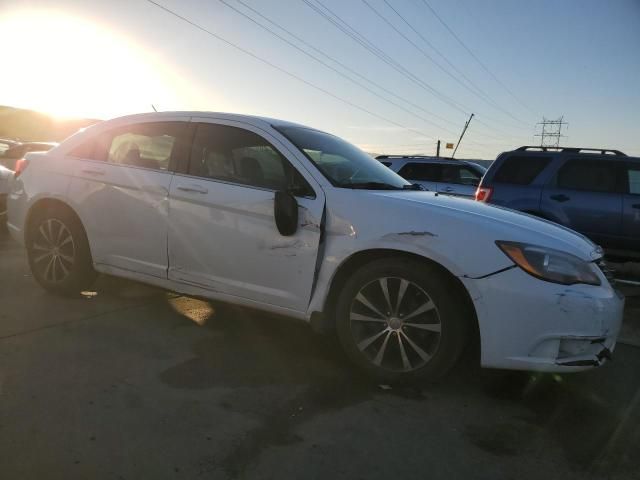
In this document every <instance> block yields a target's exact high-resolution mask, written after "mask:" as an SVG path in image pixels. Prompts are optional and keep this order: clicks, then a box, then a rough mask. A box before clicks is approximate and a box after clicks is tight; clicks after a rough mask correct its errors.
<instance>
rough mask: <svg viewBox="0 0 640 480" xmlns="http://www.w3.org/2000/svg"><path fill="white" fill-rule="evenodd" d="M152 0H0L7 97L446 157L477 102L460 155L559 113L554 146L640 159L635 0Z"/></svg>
mask: <svg viewBox="0 0 640 480" xmlns="http://www.w3.org/2000/svg"><path fill="white" fill-rule="evenodd" d="M153 1H154V2H156V3H157V4H159V5H160V6H158V5H157V4H153V3H152V2H150V1H149V0H91V1H87V0H56V1H35V0H34V1H30V0H20V1H17V0H16V1H13V0H0V45H3V50H2V54H1V58H2V63H3V67H4V68H3V69H2V70H3V72H2V74H0V105H9V106H15V107H23V108H31V109H35V110H40V111H44V112H47V113H51V114H54V115H58V116H86V117H92V118H99V119H107V118H112V117H115V116H120V115H126V114H130V113H138V112H146V111H151V110H152V108H154V107H155V108H157V109H158V110H209V111H222V112H232V113H243V114H251V115H263V116H269V117H275V118H281V119H286V120H290V121H295V122H299V123H302V124H305V125H309V126H312V127H315V128H318V129H321V130H324V131H328V132H331V133H334V134H336V135H339V136H341V137H343V138H345V139H347V140H349V141H351V142H352V143H355V144H356V145H358V146H359V147H361V148H363V149H364V150H366V151H368V152H376V153H386V154H418V153H424V154H434V153H435V145H436V141H437V140H438V139H440V140H441V141H442V142H443V145H442V153H443V154H445V155H448V154H450V153H451V150H446V149H445V148H444V146H445V145H444V144H445V143H456V142H457V141H458V137H459V135H460V133H461V131H462V128H463V126H464V124H465V122H466V121H467V119H468V117H469V115H470V114H471V113H474V118H473V119H472V120H471V123H470V125H469V128H468V130H467V133H466V135H465V137H464V139H463V141H462V143H461V144H460V146H459V149H458V152H457V153H456V157H459V158H484V159H492V158H495V156H496V155H497V154H499V153H500V152H502V151H505V150H509V149H512V148H514V147H517V146H520V145H532V144H538V143H539V141H540V139H539V137H535V134H536V133H539V126H537V125H536V124H537V123H538V122H540V121H541V120H542V119H543V117H546V118H547V119H556V118H559V117H561V116H563V118H564V120H565V121H566V122H568V126H567V127H565V129H564V130H563V134H565V135H567V136H566V137H565V138H563V139H562V141H561V144H562V145H567V146H581V147H607V148H617V149H620V150H622V151H624V152H626V153H628V154H632V155H639V156H640V127H639V121H640V88H639V84H640V0H609V1H602V0H485V1H482V2H480V1H476V0H278V1H276V0H182V1H180V0H153ZM313 6H315V9H314V8H312V7H313ZM162 7H164V9H163V8H162ZM325 8H326V9H328V10H326V9H325ZM166 9H168V10H170V11H172V12H174V13H175V14H176V15H178V16H180V17H183V19H181V18H178V16H176V15H174V14H172V13H170V12H168V11H167V10H166ZM317 10H319V11H320V12H324V13H325V15H331V14H333V15H335V17H333V18H334V23H338V25H341V26H342V28H343V29H345V30H347V32H349V31H350V32H351V35H352V36H349V35H347V34H346V33H344V31H342V30H340V29H339V28H338V27H336V25H335V24H334V23H332V22H330V21H329V20H327V18H325V17H323V16H321V15H320V14H319V13H318V11H317ZM239 12H241V13H239ZM242 14H245V15H247V16H249V17H250V18H252V19H253V21H252V20H251V19H248V18H246V17H245V16H243V15H242ZM330 18H331V17H330ZM184 19H186V20H188V22H191V23H188V22H187V21H185V20H184ZM336 19H337V20H336ZM269 21H270V22H272V23H270V22H269ZM340 22H343V23H340ZM194 24H195V25H197V26H195V25H194ZM260 24H262V25H264V26H266V27H268V28H269V29H270V30H272V31H273V32H275V33H277V34H278V35H279V37H280V38H279V37H278V36H276V35H274V34H273V33H270V32H269V31H267V30H265V29H264V28H262V27H261V26H260ZM198 27H200V28H198ZM280 27H282V28H284V29H286V31H285V30H282V29H280ZM349 28H350V29H351V30H349ZM202 29H204V30H207V31H208V32H209V33H207V32H205V31H203V30H202ZM354 32H356V33H354ZM211 34H214V35H215V36H213V35H211ZM291 34H292V35H293V36H291ZM352 37H355V38H356V39H358V40H359V42H358V41H356V40H354V38H352ZM283 39H286V41H284V40H283ZM287 41H288V43H287ZM363 43H364V44H365V45H366V46H368V48H366V47H365V46H363V45H362V44H363ZM296 47H297V48H296ZM305 52H307V53H306V54H305ZM312 57H315V59H314V58H312ZM318 60H320V61H318ZM152 105H153V106H154V107H152Z"/></svg>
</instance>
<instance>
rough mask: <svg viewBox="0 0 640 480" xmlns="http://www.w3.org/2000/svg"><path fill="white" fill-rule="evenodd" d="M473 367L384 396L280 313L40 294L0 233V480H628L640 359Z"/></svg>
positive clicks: (633, 474) (107, 283)
mask: <svg viewBox="0 0 640 480" xmlns="http://www.w3.org/2000/svg"><path fill="white" fill-rule="evenodd" d="M639 307H640V302H638V301H637V298H635V299H630V301H629V308H628V312H627V318H626V323H627V327H626V328H627V331H632V330H633V329H634V328H637V326H638V323H640V318H639V317H640V313H639V312H640V308H639ZM473 359H474V355H473V352H470V353H469V354H468V355H467V356H466V357H465V358H464V359H463V361H462V362H461V363H460V365H459V366H458V367H457V368H456V369H455V371H454V372H453V373H452V374H451V375H450V376H449V377H448V378H447V379H445V380H444V381H442V382H441V383H439V384H437V385H416V386H412V387H406V388H396V387H394V388H391V389H386V388H381V387H380V386H379V385H376V384H374V383H371V382H370V381H368V380H367V379H365V378H364V377H363V376H362V375H360V374H359V373H358V372H356V371H354V370H353V369H352V368H351V367H350V366H349V364H348V363H347V362H346V360H345V359H344V357H343V355H342V354H341V352H340V350H339V348H338V347H337V346H336V345H335V343H334V342H333V340H332V339H331V338H326V337H318V336H316V335H314V334H313V333H312V332H311V331H310V329H308V328H307V326H306V325H304V324H301V323H298V322H296V321H293V320H289V319H286V318H280V317H275V316H272V315H265V314H264V313H259V312H255V311H250V310H243V309H239V308H235V307H229V306H223V305H218V304H211V303H209V302H205V301H202V300H197V299H191V298H187V297H181V296H177V295H175V294H172V293H168V292H164V291H159V290H155V289H151V288H147V287H144V286H141V285H137V284H134V283H131V282H127V281H123V280H119V279H114V278H107V277H102V278H101V279H100V280H99V281H98V283H97V284H96V286H95V292H93V293H88V294H87V295H86V296H85V297H83V298H79V299H62V298H57V297H54V296H51V295H49V294H47V293H45V292H44V291H43V290H41V289H40V288H39V287H38V286H37V285H36V284H35V283H34V281H33V279H32V278H31V276H30V274H29V270H28V267H27V265H26V260H25V257H24V254H23V252H22V250H21V248H20V247H19V246H18V245H17V244H15V243H13V242H12V241H11V240H10V239H9V238H8V236H7V235H6V234H0V478H3V479H8V480H10V479H21V480H26V479H65V480H68V479H76V478H78V479H88V478H91V479H141V478H153V479H165V478H171V479H173V478H176V479H179V478H215V479H218V478H220V479H239V478H260V479H268V478H273V479H289V478H291V479H294V478H295V479H300V478H304V479H316V478H317V479H326V478H332V479H341V478H349V479H357V478H362V479H376V478H403V479H412V478H416V479H425V478H428V479H447V480H449V479H451V478H474V479H492V480H494V479H516V478H517V479H539V478H547V479H555V478H558V479H590V478H593V479H596V478H597V479H599V480H600V479H603V478H607V479H609V478H610V479H637V478H638V471H639V469H640V429H638V428H637V426H638V425H639V423H640V373H639V372H640V349H639V348H636V347H633V346H629V345H619V346H618V348H617V350H616V352H615V356H614V361H613V362H611V363H609V364H607V365H606V366H604V367H602V368H600V369H598V370H594V371H590V372H587V373H581V374H574V375H564V376H559V375H535V374H526V373H513V372H497V371H483V370H480V369H479V368H478V367H477V366H475V364H474V362H473Z"/></svg>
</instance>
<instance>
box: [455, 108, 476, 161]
mask: <svg viewBox="0 0 640 480" xmlns="http://www.w3.org/2000/svg"><path fill="white" fill-rule="evenodd" d="M473 115H474V114H473V113H472V114H471V116H470V117H469V120H467V123H465V124H464V128H463V129H462V133H461V134H460V138H459V139H458V143H456V148H455V150H454V151H453V153H452V154H451V160H453V157H455V156H456V152H457V151H458V147H459V146H460V142H461V141H462V137H464V134H465V132H466V131H467V128H469V124H470V123H471V119H472V118H473Z"/></svg>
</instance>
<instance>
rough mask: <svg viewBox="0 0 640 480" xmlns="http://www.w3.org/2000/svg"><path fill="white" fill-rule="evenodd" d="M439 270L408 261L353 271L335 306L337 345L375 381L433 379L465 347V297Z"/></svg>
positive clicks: (380, 263)
mask: <svg viewBox="0 0 640 480" xmlns="http://www.w3.org/2000/svg"><path fill="white" fill-rule="evenodd" d="M461 288H463V287H460V286H459V285H457V284H456V283H455V279H454V278H453V277H452V276H451V275H448V274H447V272H446V271H444V270H443V269H442V268H441V267H438V266H437V265H434V264H431V263H429V262H427V261H424V262H422V261H419V260H418V261H416V259H414V258H411V257H408V256H398V257H388V258H382V259H378V260H373V261H371V262H370V263H367V264H366V265H363V266H361V267H360V268H358V269H357V270H355V271H354V272H353V273H352V275H351V276H350V277H349V278H348V279H347V280H346V282H345V283H344V285H343V286H342V288H341V291H340V293H339V295H338V298H337V303H336V327H337V332H338V337H339V339H340V343H341V344H342V346H343V348H344V350H345V352H346V353H347V355H348V356H349V357H350V358H351V360H353V362H354V363H355V364H356V365H358V366H359V367H360V368H362V369H363V370H364V371H366V372H367V373H368V374H369V375H371V376H372V377H374V378H375V379H376V380H383V381H388V382H404V381H412V380H416V379H424V380H428V381H433V380H437V379H438V378H440V377H442V376H443V375H444V374H445V373H447V372H448V371H449V369H451V367H452V366H453V365H454V364H455V362H456V361H457V359H458V358H459V356H460V353H461V352H462V349H463V347H464V345H465V344H466V340H467V336H468V332H469V326H470V320H472V319H471V318H470V316H469V315H470V314H469V311H468V309H467V308H466V300H464V299H463V298H462V297H461V295H465V292H464V291H463V290H461Z"/></svg>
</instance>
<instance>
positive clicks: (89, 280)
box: [27, 207, 96, 296]
mask: <svg viewBox="0 0 640 480" xmlns="http://www.w3.org/2000/svg"><path fill="white" fill-rule="evenodd" d="M27 258H28V260H29V267H30V268H31V273H32V274H33V278H35V280H36V281H37V282H38V283H39V284H40V285H41V286H42V287H43V288H44V289H45V290H48V291H49V292H52V293H55V294H57V295H64V296H75V295H78V294H79V293H80V292H81V291H83V290H86V289H88V288H90V287H91V285H92V284H93V282H94V280H95V278H96V272H95V270H94V269H93V262H92V260H91V251H90V249H89V242H88V241H87V235H86V234H85V231H84V228H83V227H82V224H81V223H80V221H79V220H78V218H77V217H76V216H75V214H73V213H72V212H71V211H69V210H67V209H64V208H59V207H58V208H56V207H53V208H45V209H43V210H42V211H39V212H36V213H35V214H34V215H33V217H32V218H31V220H30V222H29V233H28V236H27Z"/></svg>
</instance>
